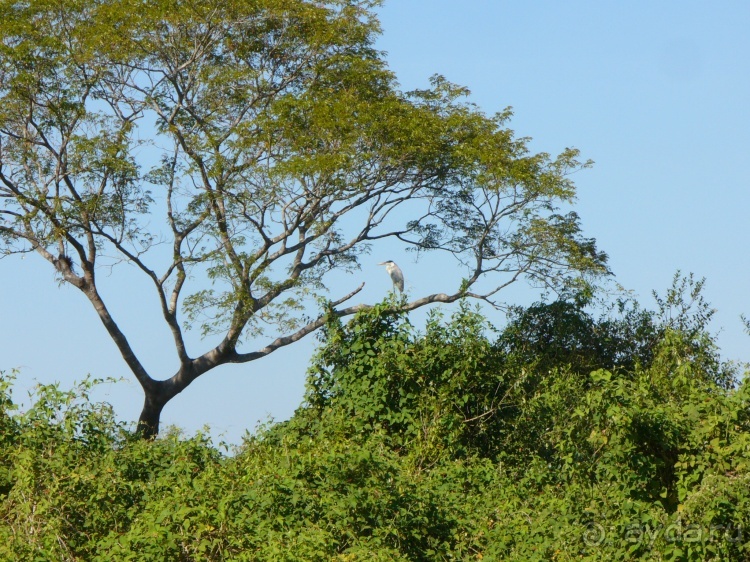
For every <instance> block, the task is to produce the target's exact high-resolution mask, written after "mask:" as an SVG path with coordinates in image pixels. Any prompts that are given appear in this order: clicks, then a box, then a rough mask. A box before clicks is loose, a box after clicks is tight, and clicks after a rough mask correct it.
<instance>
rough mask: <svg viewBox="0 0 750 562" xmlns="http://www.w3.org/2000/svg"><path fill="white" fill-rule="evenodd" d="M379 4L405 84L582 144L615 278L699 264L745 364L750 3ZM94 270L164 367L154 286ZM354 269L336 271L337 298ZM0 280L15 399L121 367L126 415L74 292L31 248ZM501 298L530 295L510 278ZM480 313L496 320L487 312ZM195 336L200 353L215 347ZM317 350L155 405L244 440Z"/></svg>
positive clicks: (292, 403)
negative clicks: (448, 93) (508, 112)
mask: <svg viewBox="0 0 750 562" xmlns="http://www.w3.org/2000/svg"><path fill="white" fill-rule="evenodd" d="M459 5H460V8H457V6H459ZM378 13H379V14H380V17H381V22H382V26H383V36H382V37H381V39H380V41H379V42H378V47H379V48H380V49H383V50H384V51H387V53H388V55H387V60H388V61H389V64H390V67H391V69H392V70H393V71H394V72H395V73H396V75H397V77H398V80H399V82H400V84H401V87H402V88H403V89H404V90H410V89H414V88H419V87H425V86H426V85H427V84H428V79H429V77H430V76H431V75H432V74H435V73H439V74H442V75H444V76H446V77H447V78H448V79H449V80H451V81H452V82H456V83H459V84H462V85H464V86H467V87H468V88H469V89H470V90H471V91H472V98H471V99H472V101H474V102H475V103H477V104H478V105H479V106H480V107H482V108H483V109H484V110H485V111H486V112H488V113H493V112H495V111H499V110H501V109H503V108H505V107H507V106H512V107H513V108H514V118H513V120H512V121H511V123H510V127H511V128H513V129H514V130H515V131H516V133H517V134H518V135H519V136H529V137H532V138H533V141H532V142H531V147H532V148H533V149H534V150H536V151H546V152H550V153H557V152H559V151H561V150H562V149H564V148H565V147H567V146H575V147H577V148H579V149H580V150H581V151H582V156H583V157H584V158H591V159H592V160H594V161H595V162H596V165H595V166H594V168H593V169H591V170H587V171H584V172H582V173H580V174H578V175H577V176H576V184H577V185H578V188H579V198H578V203H577V205H576V209H577V211H578V212H579V214H580V215H581V217H582V222H583V227H584V232H585V233H586V234H587V235H588V236H593V237H595V238H596V239H597V241H598V244H599V247H600V248H601V249H603V250H605V251H606V252H607V253H608V254H609V256H610V265H611V268H612V270H613V271H614V273H615V274H616V276H617V277H616V279H617V281H618V282H619V283H620V284H621V285H623V286H624V287H625V288H627V289H630V290H632V291H633V292H634V294H635V295H636V296H637V297H638V298H639V299H640V300H641V302H642V303H643V304H645V305H648V306H651V305H652V304H653V302H652V300H651V298H650V292H651V290H652V289H657V290H660V291H664V290H665V289H666V288H667V287H668V286H669V284H670V281H671V278H672V275H673V274H674V272H675V271H676V270H677V269H681V270H682V271H683V272H694V273H695V274H696V275H697V276H699V277H703V276H705V277H706V278H707V286H706V296H707V297H708V299H709V300H710V302H712V304H713V305H714V306H715V307H716V308H717V309H718V314H717V316H716V322H715V328H716V329H717V330H718V329H720V328H721V329H722V332H721V334H720V336H719V341H720V343H721V346H722V348H723V351H724V355H725V356H726V357H729V358H734V359H738V360H743V361H750V352H748V344H750V337H749V336H747V335H745V334H744V333H743V328H742V325H741V323H740V321H739V315H740V313H742V312H745V313H750V295H748V281H750V267H749V266H748V261H747V257H746V255H745V253H744V250H743V248H744V247H745V245H746V244H745V240H746V239H747V238H748V234H749V232H748V231H749V230H750V226H748V220H747V217H748V209H750V179H749V178H750V176H749V174H748V169H747V162H748V152H749V150H750V103H748V102H750V34H748V33H747V30H748V29H750V3H747V2H745V1H732V2H729V1H727V2H715V3H710V4H709V3H706V2H680V3H677V2H646V1H630V2H613V1H602V0H597V1H593V0H591V1H585V2H584V1H568V2H553V1H537V2H521V1H513V2H509V1H489V0H485V1H480V0H465V1H464V2H461V3H458V2H455V1H450V2H449V1H447V0H429V1H427V0H399V1H395V0H392V1H390V2H386V4H385V6H384V7H383V8H381V9H379V10H378ZM370 257H371V258H372V260H371V261H372V263H369V260H370V258H369V257H365V258H364V262H363V269H362V272H361V276H362V278H366V279H368V285H367V288H366V290H365V291H363V295H362V300H364V301H368V302H372V301H374V300H378V299H380V298H382V296H383V295H384V294H385V292H387V291H388V289H389V288H390V282H389V281H388V278H387V276H386V275H385V273H384V272H383V271H382V269H379V268H377V266H376V265H375V263H377V262H379V261H383V260H385V259H394V260H395V261H397V262H398V263H399V265H401V267H402V269H403V270H404V273H405V274H406V277H407V289H408V290H410V291H413V293H414V294H422V293H423V292H425V289H427V290H431V289H433V288H434V289H440V290H442V289H441V287H440V282H441V280H442V277H443V272H444V271H445V263H444V262H441V261H440V260H437V259H431V260H430V259H428V260H424V261H420V262H419V263H414V262H413V259H412V256H410V255H408V254H405V253H403V252H399V251H398V250H396V249H395V248H394V249H393V250H392V253H389V254H387V255H385V254H382V252H377V251H376V252H374V253H373V255H372V256H370ZM101 279H102V281H103V282H104V284H105V289H107V290H109V291H110V292H111V294H113V295H122V296H118V297H117V298H116V299H114V300H113V313H114V314H115V317H116V318H117V319H118V321H119V322H120V324H121V327H122V328H123V329H124V330H125V331H126V332H127V333H128V334H130V335H131V338H132V339H133V344H134V346H135V347H136V349H137V351H138V352H139V353H140V354H141V356H142V357H143V359H144V362H145V363H146V365H147V367H149V368H150V369H151V370H152V372H153V373H154V374H157V373H163V376H164V377H166V376H169V375H170V374H171V373H172V371H173V369H174V368H175V366H176V362H175V359H174V352H173V350H172V349H171V347H170V341H169V338H168V335H167V334H166V333H165V331H164V328H163V327H162V326H161V323H160V322H159V319H158V316H157V315H156V314H155V313H154V311H152V310H151V307H150V306H148V299H149V298H150V295H149V294H148V288H147V286H146V285H143V284H141V282H140V281H139V280H138V278H137V276H135V275H133V272H132V270H130V269H128V268H127V267H125V268H122V269H121V270H119V271H116V273H115V274H114V275H112V276H111V277H107V276H106V275H103V276H102V277H101ZM358 280H359V278H357V277H356V276H355V277H354V278H345V277H342V278H340V279H339V280H337V283H341V286H340V287H341V289H340V291H339V293H344V292H346V291H347V290H349V289H350V286H351V288H353V287H354V286H356V285H357V284H358V283H357V282H356V281H358ZM450 288H452V287H449V289H450ZM0 289H2V290H0V310H2V313H1V314H2V318H3V320H4V321H3V322H2V323H0V342H2V344H0V346H1V347H0V350H1V351H2V354H1V355H0V369H6V370H7V369H10V368H13V367H18V368H20V370H21V371H20V376H19V382H18V384H17V391H16V393H17V398H18V399H21V398H23V393H24V391H25V389H26V388H28V387H30V386H31V385H32V384H33V381H41V382H51V381H55V380H57V381H61V382H62V384H63V386H69V385H71V384H72V382H73V381H74V380H80V379H81V378H82V377H83V376H84V375H86V374H87V373H91V374H92V375H94V376H97V377H105V376H114V377H125V378H126V379H127V381H126V382H123V383H118V384H116V385H105V386H104V387H102V388H101V389H100V390H99V391H98V392H97V394H96V397H97V398H100V399H104V400H108V401H110V402H111V403H112V404H113V405H114V406H115V408H116V411H117V413H118V415H119V416H120V417H121V418H123V419H125V420H133V419H136V418H137V416H138V412H139V410H140V406H141V401H142V397H141V392H140V389H139V387H138V385H137V383H135V382H134V380H131V377H130V375H129V373H128V371H127V368H126V367H125V365H124V363H123V361H122V359H121V358H120V356H119V354H118V353H117V350H116V349H115V347H114V345H113V344H112V343H111V341H110V340H109V338H108V336H107V335H106V334H105V332H104V330H103V328H102V327H101V324H100V323H99V320H98V318H97V317H96V315H95V313H94V312H93V310H92V309H91V307H90V305H89V304H88V303H87V302H86V301H85V300H84V298H83V297H82V296H81V295H80V294H78V293H77V291H76V290H75V289H73V288H70V287H64V286H63V287H58V285H57V283H56V282H55V277H54V275H53V272H52V270H51V268H50V266H49V265H48V264H46V263H43V262H42V260H41V258H37V257H36V256H27V257H26V258H25V259H24V260H21V259H20V258H19V257H12V258H8V259H4V260H2V261H0ZM334 294H335V293H334ZM507 298H508V299H509V300H511V301H512V300H519V301H521V302H527V301H528V300H529V299H530V298H532V296H531V295H530V294H529V293H528V292H524V291H522V290H514V291H511V292H509V293H508V297H507ZM144 303H146V304H145V305H144V306H143V307H141V305H142V304H144ZM490 317H491V319H492V320H493V321H494V322H495V323H496V324H498V325H501V324H502V322H503V316H502V314H500V313H498V312H493V313H490ZM415 318H416V320H417V321H418V320H419V319H420V318H423V314H421V313H420V314H417V315H416V316H415ZM192 337H193V344H194V345H195V347H194V349H195V350H196V351H198V350H199V349H201V348H205V346H206V345H208V344H204V345H201V344H200V342H199V341H198V338H197V336H196V335H193V336H192ZM259 343H262V342H259ZM314 346H315V339H314V338H312V337H309V338H308V339H307V340H304V341H302V342H300V343H298V344H295V345H294V346H291V347H287V348H285V349H284V350H282V351H280V352H278V353H276V354H274V355H273V356H271V357H268V358H265V359H263V360H261V361H257V362H253V363H250V364H246V365H242V366H232V367H222V368H220V369H219V370H217V371H215V372H212V373H210V374H208V375H205V376H204V377H202V378H201V379H199V380H198V381H196V382H195V383H194V384H193V385H192V386H191V387H189V388H188V389H187V390H186V391H185V392H184V393H183V394H182V395H180V396H178V397H177V398H175V400H174V401H173V402H172V403H170V404H169V405H168V406H167V407H166V409H165V411H164V415H163V418H162V420H163V423H165V424H170V423H172V424H176V425H179V426H181V427H183V428H185V429H186V430H187V431H188V432H192V431H194V430H196V429H199V428H201V427H202V426H203V425H204V424H208V425H210V426H211V428H212V433H213V434H215V435H223V436H224V438H225V439H226V440H228V441H230V442H237V441H238V440H239V438H240V436H241V434H242V432H243V431H244V429H245V428H249V429H252V428H253V427H254V426H255V424H256V422H257V421H258V420H265V419H267V418H268V416H273V417H274V418H276V419H284V418H286V417H288V416H289V415H291V413H292V412H293V410H294V408H295V407H296V406H297V405H298V404H299V402H300V399H301V397H302V393H303V387H304V372H305V368H306V365H307V363H308V360H309V358H310V355H311V354H312V352H313V349H314Z"/></svg>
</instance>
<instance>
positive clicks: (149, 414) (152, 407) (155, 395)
mask: <svg viewBox="0 0 750 562" xmlns="http://www.w3.org/2000/svg"><path fill="white" fill-rule="evenodd" d="M145 394H146V396H145V399H144V401H143V409H142V410H141V415H140V417H139V418H138V428H137V430H136V431H137V433H138V434H139V435H140V436H141V437H143V438H144V439H154V438H155V437H156V436H157V435H158V434H159V419H160V418H161V411H162V410H163V409H164V406H165V405H166V403H167V402H168V401H169V398H166V397H165V396H164V395H163V393H162V392H160V391H159V389H158V388H157V389H155V390H152V391H145ZM170 398H171V397H170Z"/></svg>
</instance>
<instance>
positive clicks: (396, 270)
mask: <svg viewBox="0 0 750 562" xmlns="http://www.w3.org/2000/svg"><path fill="white" fill-rule="evenodd" d="M378 265H384V266H385V270H386V271H387V272H388V275H390V276H391V281H393V286H394V287H396V289H398V290H399V291H400V292H402V293H403V292H404V274H403V273H402V272H401V268H400V267H399V266H397V265H396V264H395V262H393V261H391V260H388V261H384V262H383V263H379V264H378Z"/></svg>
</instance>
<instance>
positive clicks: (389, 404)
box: [0, 295, 750, 561]
mask: <svg viewBox="0 0 750 562" xmlns="http://www.w3.org/2000/svg"><path fill="white" fill-rule="evenodd" d="M671 298H672V301H671V302H672V304H671V305H670V306H672V307H673V308H674V309H676V310H680V311H681V312H680V313H679V314H680V315H682V316H679V317H676V316H675V315H674V314H673V315H671V316H665V315H663V314H661V313H660V312H654V313H650V312H645V311H641V310H640V309H630V310H629V311H627V310H625V311H624V312H623V313H622V314H620V315H619V316H617V315H615V316H611V317H606V318H594V317H592V316H591V315H590V314H589V313H587V312H586V310H585V306H583V304H582V303H580V302H578V303H576V302H568V303H551V304H549V305H545V304H538V305H534V306H533V307H530V308H528V309H525V310H520V309H519V310H517V311H516V313H515V314H514V315H512V316H511V318H510V321H509V323H508V325H507V327H506V328H505V329H504V330H503V331H501V332H500V333H499V334H496V333H495V332H494V331H493V329H492V328H491V327H490V326H489V325H488V324H487V322H486V320H485V319H484V318H483V317H482V316H481V315H480V314H478V313H477V312H476V311H473V310H471V309H469V308H468V307H466V306H461V307H460V308H459V310H458V311H457V312H456V314H455V315H454V316H453V317H452V318H450V319H448V320H447V321H446V320H445V319H443V318H441V317H440V316H439V315H438V314H433V315H432V316H431V318H430V320H429V321H428V323H427V325H426V328H425V329H424V331H423V332H421V333H420V332H418V331H416V330H415V329H414V328H413V327H412V326H411V325H410V324H409V322H408V319H407V318H406V317H405V316H404V315H403V314H401V313H398V312H395V311H394V310H393V305H394V302H392V301H390V302H385V303H382V305H380V306H379V307H377V308H376V309H374V310H372V311H369V312H366V313H363V314H360V315H359V316H357V317H356V318H355V319H354V320H353V321H351V322H349V323H348V324H346V325H343V324H340V323H335V322H334V323H331V324H330V325H329V326H328V327H327V328H326V331H325V334H324V341H323V344H322V346H321V350H320V353H319V354H318V355H317V356H316V358H315V359H314V361H313V363H312V365H311V368H310V372H309V380H308V389H307V393H306V395H305V400H304V402H303V404H302V405H301V406H300V408H299V409H298V410H297V412H296V413H295V415H294V416H293V417H292V418H291V419H290V420H288V421H286V422H282V423H278V424H272V425H270V426H268V427H265V428H263V429H261V430H259V431H257V432H256V433H255V434H254V435H252V436H248V437H247V438H246V439H245V441H244V442H243V444H242V445H241V446H240V447H238V448H237V449H236V450H235V451H233V453H232V454H227V452H226V449H223V448H222V445H216V444H214V443H213V442H212V441H211V440H210V439H209V438H207V437H206V436H203V435H200V434H198V435H195V436H193V437H185V436H183V435H181V434H180V433H179V432H177V431H172V432H167V433H166V434H164V435H162V436H160V437H159V438H158V439H156V440H155V441H145V440H141V439H138V438H136V437H135V435H134V434H133V432H132V431H131V428H129V427H126V426H124V425H123V424H122V423H119V422H117V421H116V419H115V418H114V416H113V413H112V410H111V408H110V407H109V406H108V405H106V404H98V403H93V402H91V401H90V400H89V393H90V390H91V388H92V386H93V385H94V384H96V382H97V381H92V380H87V381H84V382H83V383H82V384H81V385H79V386H78V387H77V388H75V389H73V390H69V391H66V390H61V389H60V388H59V387H58V386H54V385H52V386H42V387H39V388H38V390H37V392H36V395H35V398H34V400H33V404H32V406H31V407H30V408H29V409H28V410H26V411H25V412H20V411H19V410H18V409H17V408H16V407H15V405H14V404H13V401H12V398H11V394H10V391H11V386H12V384H11V380H10V379H12V377H6V379H5V380H4V382H3V383H2V384H0V390H1V392H0V430H1V431H0V560H9V561H10V560H55V561H57V560H139V561H140V560H145V561H149V560H160V561H163V560H184V561H188V560H190V561H192V560H195V561H198V560H217V561H218V560H236V561H240V560H247V561H251V560H253V561H254V560H273V561H278V560H290V561H291V560H299V561H308V560H320V561H324V560H325V561H328V560H339V561H357V560H362V561H364V560H404V561H406V560H410V561H411V560H426V561H427V560H517V561H527V560H592V561H593V560H635V559H642V560H685V561H688V560H690V561H698V560H740V559H746V558H747V557H748V555H749V553H748V550H749V548H748V547H749V545H750V536H748V535H747V533H748V532H750V531H749V529H750V491H749V490H750V486H748V484H750V465H749V463H750V461H748V459H750V383H748V382H743V383H742V384H737V385H735V384H728V381H731V380H734V379H735V378H736V375H737V368H736V367H733V366H732V365H730V364H726V363H723V362H721V360H720V358H719V355H718V349H717V348H716V346H715V341H714V339H713V338H712V337H711V336H710V335H708V334H707V332H706V331H705V326H706V325H705V322H704V320H705V314H704V315H701V314H699V315H697V316H696V315H695V314H694V313H692V312H690V311H691V310H692V309H691V308H689V307H683V306H681V304H680V303H681V302H682V301H680V299H679V298H677V297H675V295H672V297H671ZM683 304H684V303H683ZM634 310H635V312H634ZM704 312H705V311H704ZM691 315H692V316H691ZM685 317H687V319H686V318H685ZM691 318H692V320H691ZM618 334H619V336H618ZM627 334H630V335H631V336H632V335H633V334H640V336H638V337H640V338H641V339H640V340H638V338H636V337H632V338H631V339H630V340H628V338H627V337H626V336H625V335H627ZM628 337H630V336H628ZM545 342H547V343H546V344H545ZM626 343H627V345H626ZM545 346H547V347H545Z"/></svg>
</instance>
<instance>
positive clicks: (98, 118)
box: [0, 0, 606, 434]
mask: <svg viewBox="0 0 750 562" xmlns="http://www.w3.org/2000/svg"><path fill="white" fill-rule="evenodd" d="M372 6H373V2H370V1H365V0H362V1H358V0H330V1H327V2H312V1H304V0H228V1H227V2H222V3H220V4H218V5H214V4H206V3H205V2H198V1H196V0H178V1H172V0H170V1H167V0H159V1H156V2H150V1H149V2H136V3H133V2H130V1H128V2H123V1H120V0H103V1H97V2H90V1H83V0H63V1H59V2H57V1H56V2H47V1H34V2H26V3H22V2H16V1H14V0H2V1H0V39H1V41H0V252H2V253H3V254H13V253H19V252H34V253H36V254H38V255H40V256H42V257H43V258H44V259H46V260H47V261H48V262H49V263H50V264H52V265H53V266H54V268H55V270H56V271H57V273H58V274H59V276H60V278H61V279H62V280H63V281H64V282H66V283H69V284H71V285H72V286H74V287H76V288H78V289H80V291H81V292H82V293H83V295H85V297H86V298H87V299H88V300H89V302H90V303H91V304H92V305H93V307H94V308H95V310H96V312H97V314H98V315H99V317H100V318H101V321H102V323H103V325H104V327H105V328H106V330H107V331H108V333H109V335H110V336H111V337H112V339H113V341H114V342H115V343H116V345H117V347H118V349H119V351H120V353H121V354H122V357H123V358H124V360H125V361H126V363H127V365H128V367H129V368H130V370H131V371H132V372H133V374H134V375H135V377H136V378H137V379H138V381H139V382H140V384H141V386H142V387H143V390H144V393H145V403H144V409H143V413H142V414H141V418H140V422H141V424H142V425H143V428H144V431H145V432H146V433H147V434H152V433H154V432H156V431H158V422H159V414H160V412H161V409H162V408H163V406H164V404H166V402H167V401H169V400H170V399H171V398H173V397H174V396H175V395H176V394H178V393H179V392H181V391H182V390H183V389H184V388H186V387H187V386H188V385H189V384H190V383H191V382H192V381H193V380H195V378H197V377H198V376H200V375H202V374H204V373H206V372H207V371H209V370H211V369H213V368H214V367H217V366H219V365H221V364H225V363H239V362H247V361H252V360H254V359H257V358H259V357H262V356H264V355H267V354H268V353H271V352H273V351H275V350H276V349H278V348H280V347H283V346H285V345H288V344H290V343H292V342H294V341H297V340H298V339H300V338H301V337H303V336H305V335H307V334H309V333H310V332H312V331H314V330H316V329H318V328H320V327H321V326H322V325H323V324H324V323H325V319H326V317H327V316H328V315H331V314H332V315H335V316H346V315H350V314H353V313H355V312H357V311H359V310H362V309H363V308H365V307H367V306H368V305H367V304H366V303H361V304H345V303H350V302H351V300H352V299H353V298H354V297H355V296H356V295H357V293H358V292H359V291H360V290H361V287H362V286H361V285H359V286H357V285H356V284H352V286H351V287H348V288H346V289H343V290H340V293H339V294H333V295H332V294H330V292H329V291H328V289H327V283H326V276H327V274H329V273H330V272H332V271H335V270H346V271H351V270H354V269H356V268H358V266H359V260H360V257H361V256H362V255H363V254H366V253H367V252H369V251H371V250H372V248H373V246H374V245H376V244H378V243H380V242H382V241H384V240H389V239H390V240H394V241H398V242H399V243H401V244H403V246H404V247H405V248H409V249H413V250H415V251H419V252H426V251H433V252H442V253H444V254H445V255H446V259H455V260H457V261H458V263H459V264H460V265H461V266H462V267H463V268H464V271H465V273H464V281H463V282H462V283H461V284H460V286H456V287H448V288H446V292H443V293H436V294H426V295H418V296H416V297H415V298H413V299H412V300H407V301H405V302H404V303H402V305H401V306H402V307H403V308H404V309H406V310H411V309H415V308H418V307H420V306H424V305H426V304H430V303H435V302H453V301H456V300H458V299H460V298H463V297H467V296H468V297H475V298H478V299H484V300H487V301H490V302H492V303H497V302H498V296H497V295H498V292H499V291H500V290H501V289H502V288H504V287H506V286H507V285H509V284H511V283H513V282H515V281H516V280H519V279H526V280H528V281H530V282H532V283H535V284H538V285H540V286H544V287H551V288H559V287H561V286H565V285H567V284H569V283H571V282H572V281H574V280H576V279H579V280H580V279H581V278H585V277H586V276H596V275H599V274H602V273H604V272H605V271H606V255H605V254H603V253H602V252H600V251H599V250H597V248H596V246H595V242H594V240H593V239H589V238H586V237H584V236H583V235H582V234H581V230H580V225H579V219H578V216H577V215H576V214H575V213H574V212H570V211H567V210H564V209H569V204H570V203H571V202H572V201H573V200H574V197H575V186H574V184H573V183H572V181H571V180H570V174H571V173H572V172H575V171H577V170H579V169H581V168H583V167H585V166H587V163H586V162H581V161H579V159H578V157H579V155H578V151H576V150H574V149H567V150H565V151H564V152H562V153H561V154H560V155H558V156H556V157H551V156H550V155H548V154H544V153H542V154H533V153H531V152H530V151H529V149H528V146H527V140H526V139H523V138H516V137H515V135H514V133H513V131H512V130H510V129H509V128H508V127H507V121H508V119H509V117H510V112H509V111H504V112H502V113H500V114H497V115H494V116H487V115H485V114H484V113H483V112H482V111H481V110H480V109H479V108H477V107H475V106H474V105H472V104H471V103H470V102H469V101H468V99H467V95H468V90H466V89H465V88H462V87H459V86H457V85H454V84H452V83H450V82H449V81H447V80H446V79H444V78H442V77H439V76H436V77H433V79H432V82H431V87H430V88H429V89H425V90H417V91H413V92H402V91H400V89H399V88H398V84H397V82H396V79H395V77H394V76H393V74H392V73H391V72H390V71H389V70H388V67H387V64H386V61H385V58H384V54H383V53H381V52H379V51H377V50H376V49H375V48H374V46H373V43H374V40H375V38H376V36H377V33H378V22H377V20H376V18H375V16H374V14H373V12H372V11H371V8H372ZM120 262H128V263H130V264H133V265H135V266H136V267H137V268H138V270H139V271H141V272H142V273H143V274H144V275H145V276H147V278H148V279H150V281H151V283H152V285H153V288H154V290H155V294H156V297H157V300H158V306H159V307H160V309H161V315H162V317H163V319H164V322H165V323H166V325H167V326H168V328H169V330H170V331H171V334H172V337H173V340H174V350H175V354H176V359H177V367H176V369H175V371H174V373H172V376H171V377H167V378H163V375H162V377H159V376H156V375H154V374H152V373H149V372H147V370H146V368H145V367H144V365H143V364H142V362H141V360H140V359H139V357H138V356H137V355H136V353H135V352H134V350H133V348H132V347H131V345H130V343H129V341H128V338H127V335H126V334H125V333H123V331H122V330H121V329H120V328H119V326H118V324H117V322H116V319H115V318H113V316H112V314H111V313H110V309H109V307H108V305H107V300H106V298H105V296H104V295H102V293H101V292H100V291H99V288H98V285H97V271H99V270H100V268H102V267H107V266H112V265H116V264H118V263H120ZM112 298H127V297H126V296H117V295H115V296H114V297H112ZM321 300H322V302H323V306H322V308H321V307H319V303H320V302H321ZM311 307H318V310H319V312H318V313H314V314H313V313H311V312H310V311H311V310H312V308H311ZM186 327H196V328H200V330H201V331H202V333H203V334H215V335H218V336H219V338H220V341H219V343H218V345H215V346H212V347H210V349H207V350H203V351H202V352H199V353H196V352H193V351H191V350H189V349H188V348H187V346H186V343H185V338H184V330H185V328H186ZM269 337H270V339H269V340H268V343H267V344H265V345H263V344H261V346H260V347H259V348H256V349H253V348H251V347H248V346H249V345H251V344H249V343H246V342H255V341H258V338H269Z"/></svg>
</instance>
